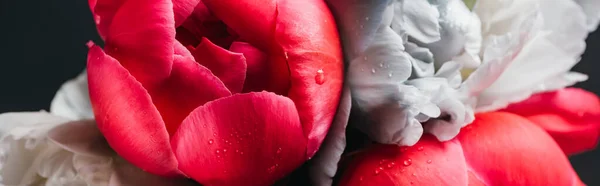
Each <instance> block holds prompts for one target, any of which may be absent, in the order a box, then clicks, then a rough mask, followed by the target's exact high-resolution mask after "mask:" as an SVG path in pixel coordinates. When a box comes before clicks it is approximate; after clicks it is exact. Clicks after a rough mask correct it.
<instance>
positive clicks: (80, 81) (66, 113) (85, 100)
mask: <svg viewBox="0 0 600 186" xmlns="http://www.w3.org/2000/svg"><path fill="white" fill-rule="evenodd" d="M50 112H52V114H54V115H57V116H62V117H66V118H69V119H73V120H79V119H92V118H94V112H93V111H92V105H91V102H90V96H89V91H88V82H87V73H86V72H82V73H81V74H80V75H79V76H77V78H75V79H73V80H70V81H67V82H66V83H65V84H63V85H62V87H61V88H60V89H59V90H58V92H57V93H56V95H55V96H54V99H53V100H52V103H51V105H50Z"/></svg>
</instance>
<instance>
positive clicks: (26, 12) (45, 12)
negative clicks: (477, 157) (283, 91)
mask: <svg viewBox="0 0 600 186" xmlns="http://www.w3.org/2000/svg"><path fill="white" fill-rule="evenodd" d="M89 40H94V41H96V42H100V39H99V37H98V36H97V34H96V30H95V27H94V23H93V21H92V18H91V13H90V12H89V9H88V5H87V1H86V0H52V1H43V0H27V1H25V0H0V113H2V112H8V111H33V110H40V109H48V107H49V104H50V100H51V99H52V97H53V96H54V93H55V92H56V90H58V88H59V87H60V85H61V84H62V83H63V82H64V81H66V80H68V79H70V78H73V77H75V76H76V75H77V74H78V73H80V72H81V71H82V70H83V68H84V66H85V61H86V54H87V47H86V46H85V43H86V42H87V41H89ZM587 43H588V48H587V51H586V52H585V54H584V55H583V60H582V62H581V63H580V64H579V65H577V66H576V67H575V70H576V71H579V72H583V73H586V74H588V75H589V76H590V80H588V81H587V82H584V83H581V84H579V85H578V86H579V87H583V88H585V89H587V90H591V91H593V92H595V93H596V94H599V93H600V75H599V72H600V63H598V62H597V61H598V60H599V59H600V53H599V52H600V32H598V33H595V34H592V35H591V36H590V37H589V38H588V40H587ZM548 63H552V62H551V61H548ZM571 159H572V162H573V166H574V167H575V169H576V170H577V172H578V173H579V175H580V176H581V179H582V180H583V181H584V182H585V183H587V184H588V185H600V177H599V176H598V175H600V162H599V160H600V151H599V150H596V151H594V152H588V153H584V154H581V155H577V156H574V157H572V158H571ZM548 166H552V162H548Z"/></svg>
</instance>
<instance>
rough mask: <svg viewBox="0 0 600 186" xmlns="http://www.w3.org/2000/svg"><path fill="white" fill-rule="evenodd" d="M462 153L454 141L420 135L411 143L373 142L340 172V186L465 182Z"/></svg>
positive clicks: (457, 183) (465, 174) (465, 169)
mask: <svg viewBox="0 0 600 186" xmlns="http://www.w3.org/2000/svg"><path fill="white" fill-rule="evenodd" d="M467 181H468V175H467V167H466V164H465V159H464V155H463V152H462V148H461V146H460V143H458V142H457V141H448V142H443V143H442V142H439V141H438V140H437V139H436V138H435V137H433V136H429V135H426V136H423V138H422V139H421V141H419V142H418V143H417V144H416V145H415V146H412V147H399V146H396V145H375V146H373V147H371V148H369V149H368V150H366V151H363V152H360V153H359V154H358V155H356V157H355V158H354V159H352V160H351V163H350V165H349V167H348V169H346V170H345V171H344V173H343V176H342V181H341V184H340V185H341V186H352V185H381V186H383V185H386V186H388V185H389V186H394V185H397V186H401V185H448V186H455V185H467V183H468V182H467Z"/></svg>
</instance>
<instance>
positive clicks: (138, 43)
mask: <svg viewBox="0 0 600 186" xmlns="http://www.w3.org/2000/svg"><path fill="white" fill-rule="evenodd" d="M99 3H100V2H98V4H99ZM97 6H98V5H97ZM174 26H175V21H174V18H173V5H172V3H171V0H127V1H124V2H123V3H122V4H121V6H120V7H119V9H118V11H116V12H115V13H114V17H113V18H112V22H111V24H110V26H109V29H108V33H107V36H106V38H105V43H106V45H105V50H106V53H107V54H109V55H110V56H112V57H114V58H115V59H116V60H118V61H119V62H120V63H121V65H123V67H125V69H127V70H128V71H129V73H131V75H132V76H133V77H135V79H137V81H139V82H140V83H142V85H143V86H144V87H145V88H147V89H151V88H152V86H155V85H156V84H157V83H159V82H162V81H164V79H166V78H167V77H168V76H169V75H170V73H171V68H172V63H173V51H174V49H173V46H174V45H175V27H174Z"/></svg>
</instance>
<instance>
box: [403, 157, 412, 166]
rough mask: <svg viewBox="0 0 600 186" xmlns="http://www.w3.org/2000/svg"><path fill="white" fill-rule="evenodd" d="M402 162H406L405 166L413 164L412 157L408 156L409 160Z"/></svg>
mask: <svg viewBox="0 0 600 186" xmlns="http://www.w3.org/2000/svg"><path fill="white" fill-rule="evenodd" d="M402 164H404V166H410V165H412V160H411V159H410V158H408V159H407V160H404V162H403V163H402Z"/></svg>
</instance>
